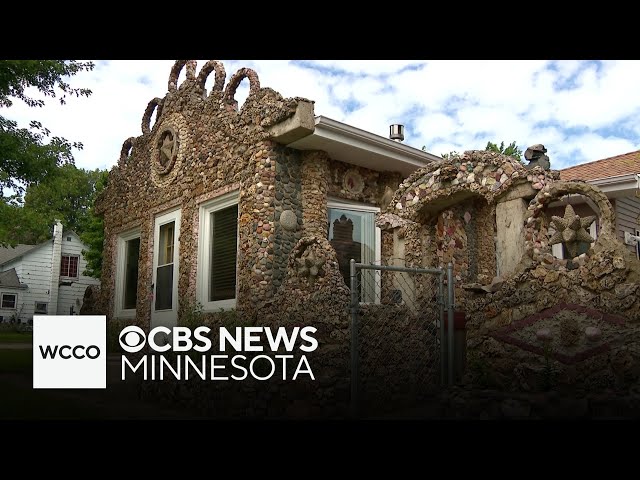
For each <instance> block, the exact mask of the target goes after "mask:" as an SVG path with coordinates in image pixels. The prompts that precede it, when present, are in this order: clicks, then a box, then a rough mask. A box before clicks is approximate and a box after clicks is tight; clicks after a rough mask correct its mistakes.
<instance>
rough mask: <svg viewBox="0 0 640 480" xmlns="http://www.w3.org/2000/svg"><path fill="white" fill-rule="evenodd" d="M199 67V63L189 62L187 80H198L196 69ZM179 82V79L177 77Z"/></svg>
mask: <svg viewBox="0 0 640 480" xmlns="http://www.w3.org/2000/svg"><path fill="white" fill-rule="evenodd" d="M197 66H198V62H196V61H195V60H187V70H186V74H187V80H192V81H193V80H195V79H196V67H197ZM176 80H177V77H176Z"/></svg>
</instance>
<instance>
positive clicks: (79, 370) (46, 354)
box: [33, 315, 107, 388]
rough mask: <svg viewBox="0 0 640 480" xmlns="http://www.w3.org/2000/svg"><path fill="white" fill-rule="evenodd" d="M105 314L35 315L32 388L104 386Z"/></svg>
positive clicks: (105, 359) (105, 376) (105, 384)
mask: <svg viewBox="0 0 640 480" xmlns="http://www.w3.org/2000/svg"><path fill="white" fill-rule="evenodd" d="M105 346H106V317H105V316H98V315H73V316H69V315H51V316H47V315H35V316H34V317H33V388H106V387H107V375H106V373H107V355H106V349H105Z"/></svg>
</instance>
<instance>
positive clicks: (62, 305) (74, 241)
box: [49, 232, 100, 315]
mask: <svg viewBox="0 0 640 480" xmlns="http://www.w3.org/2000/svg"><path fill="white" fill-rule="evenodd" d="M67 238H71V241H69V240H67ZM83 248H84V246H83V244H82V242H81V241H80V238H78V236H77V235H76V234H75V233H70V232H64V234H63V235H62V255H78V256H79V257H80V259H79V260H78V279H77V280H67V279H65V278H62V279H61V283H63V284H62V285H60V288H59V290H58V312H57V314H58V315H69V314H70V312H71V307H73V312H74V314H75V315H78V314H79V313H80V307H81V306H82V298H83V297H84V291H85V290H86V289H87V286H89V285H100V280H98V279H97V278H92V277H87V276H84V275H83V274H82V272H84V270H85V268H87V261H86V260H85V259H84V257H83V256H82V249H83ZM67 283H71V285H66V284H67ZM49 314H50V315H53V313H52V312H49Z"/></svg>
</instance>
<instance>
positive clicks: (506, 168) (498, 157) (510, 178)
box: [387, 150, 548, 222]
mask: <svg viewBox="0 0 640 480" xmlns="http://www.w3.org/2000/svg"><path fill="white" fill-rule="evenodd" d="M533 176H535V179H534V178H533ZM540 177H543V178H540ZM529 178H531V180H529ZM547 180H548V172H546V171H544V170H543V169H542V168H540V167H536V168H534V169H532V170H527V169H526V168H525V167H524V165H522V164H521V163H520V162H518V161H516V160H514V159H512V158H511V157H507V156H504V155H502V154H498V153H494V152H487V151H483V150H470V151H467V152H465V153H464V154H463V155H462V156H454V157H451V158H449V159H447V160H445V161H443V162H440V163H433V164H430V165H427V166H424V167H422V168H420V169H419V170H417V171H416V172H414V173H413V174H411V176H409V178H407V179H406V180H405V181H404V182H402V183H401V184H400V188H398V190H397V191H396V193H395V194H394V196H393V198H392V200H391V202H390V205H389V208H388V210H387V211H388V212H389V213H394V214H396V215H398V216H400V217H401V218H404V219H406V220H410V221H413V222H420V221H421V218H422V217H423V215H424V214H425V213H428V212H431V211H433V212H437V211H439V210H442V209H443V208H447V207H448V206H449V205H452V204H454V203H457V202H459V201H460V200H464V199H466V197H471V196H473V195H479V196H481V197H483V198H484V199H485V200H486V202H487V204H489V205H492V204H494V203H496V200H497V199H498V198H500V197H502V196H504V195H506V194H508V192H509V190H511V189H513V188H515V187H518V186H519V185H524V188H528V189H530V195H531V196H533V195H534V194H535V189H541V188H542V187H543V186H544V185H546V183H547Z"/></svg>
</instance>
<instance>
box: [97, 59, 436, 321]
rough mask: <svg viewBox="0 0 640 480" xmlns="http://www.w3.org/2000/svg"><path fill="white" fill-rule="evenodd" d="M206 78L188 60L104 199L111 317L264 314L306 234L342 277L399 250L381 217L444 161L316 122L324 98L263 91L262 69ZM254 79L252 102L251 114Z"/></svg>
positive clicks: (156, 103)
mask: <svg viewBox="0 0 640 480" xmlns="http://www.w3.org/2000/svg"><path fill="white" fill-rule="evenodd" d="M183 68H186V79H185V80H184V82H182V83H181V84H180V85H178V84H177V79H178V76H179V74H180V72H181V70H182V69H183ZM196 69H197V65H196V62H195V61H177V62H176V63H175V65H174V67H173V69H172V70H171V72H170V75H169V81H168V92H167V94H166V95H165V96H164V97H163V98H154V99H153V100H152V101H151V102H150V103H149V105H148V107H147V109H146V111H145V112H144V115H143V118H142V135H140V136H138V137H131V138H129V139H127V140H126V141H125V142H124V145H123V147H122V153H121V157H120V160H119V162H118V164H117V166H115V167H114V168H113V169H112V171H111V172H110V177H109V185H108V186H107V188H106V189H105V191H104V193H103V194H102V196H101V197H100V198H99V200H98V202H97V210H98V211H99V212H101V213H102V214H103V215H104V225H105V249H104V264H103V277H102V281H103V283H102V290H103V292H104V296H103V300H104V301H106V302H107V305H106V307H105V311H106V312H107V314H108V316H109V318H111V319H123V320H126V321H133V319H136V320H135V321H137V322H138V323H140V324H142V325H145V326H156V325H167V326H170V325H175V324H176V323H177V321H178V316H179V314H180V312H181V308H187V307H188V308H192V307H193V306H194V305H197V304H200V305H201V306H202V308H203V310H204V312H205V313H207V312H218V311H220V310H221V309H225V310H228V309H237V310H239V311H242V312H244V313H245V314H246V315H255V314H259V312H260V309H261V307H263V306H264V305H268V304H270V302H272V300H273V297H274V295H275V294H276V292H277V291H278V290H279V289H280V288H281V286H282V284H283V282H284V280H285V277H286V273H287V268H288V261H289V257H290V255H291V253H292V251H293V250H294V248H295V247H296V245H298V243H299V242H300V241H301V239H302V238H303V237H314V236H317V237H319V238H324V239H327V240H328V241H329V242H330V244H331V245H332V246H333V248H334V249H335V251H336V252H337V257H338V262H339V266H340V271H341V272H342V274H343V278H344V277H345V275H348V260H349V259H350V258H356V259H357V260H360V261H363V262H378V263H380V262H381V261H382V260H383V258H382V257H383V256H385V255H386V256H391V255H392V254H393V252H392V251H388V248H386V249H385V247H384V245H385V242H386V245H387V246H388V244H389V239H385V238H384V236H382V235H381V231H380V229H379V228H377V227H376V225H375V214H376V213H378V212H380V210H381V209H383V208H384V207H385V206H386V205H387V204H388V201H389V199H390V197H391V194H392V192H393V191H394V190H395V189H396V188H397V186H398V185H399V183H400V182H401V180H402V179H403V178H405V177H407V176H408V175H410V174H411V173H412V172H414V171H415V170H416V169H418V168H420V167H422V166H424V165H427V164H429V163H431V162H437V161H439V160H440V158H439V157H436V156H434V155H431V154H429V153H427V152H424V151H421V150H418V149H415V148H412V147H410V146H408V145H405V144H403V143H402V142H401V141H395V140H392V139H390V138H384V137H381V136H378V135H374V134H371V133H369V132H366V131H363V130H360V129H358V128H355V127H352V126H350V125H345V124H343V123H341V122H338V121H335V120H332V119H329V118H326V117H322V116H315V115H314V108H313V102H312V101H309V100H306V99H303V98H298V97H295V98H283V97H282V96H281V95H280V94H279V93H277V92H275V91H274V90H272V89H270V88H263V87H261V86H260V83H259V79H258V76H257V74H256V73H255V72H254V71H252V70H250V69H247V68H243V69H241V70H239V71H238V72H236V73H235V74H234V75H233V76H232V77H231V78H230V79H229V81H228V82H227V83H226V85H225V79H226V73H225V69H224V66H223V65H222V64H221V63H220V62H217V61H209V62H207V63H206V64H205V65H203V66H202V68H201V69H200V70H199V72H197V71H196ZM209 74H212V75H215V81H214V82H213V86H212V88H211V89H210V91H206V89H205V82H206V80H207V77H208V76H209ZM243 79H247V80H248V82H249V95H248V97H247V99H246V101H245V103H244V104H243V105H242V107H241V108H240V109H239V108H238V104H237V102H236V100H235V98H234V95H235V91H236V89H237V87H238V85H239V83H240V82H241V81H242V80H243ZM154 113H155V121H154V123H153V124H151V118H152V116H153V114H154ZM306 262H307V263H309V264H310V267H309V269H307V270H306V272H307V274H308V275H309V277H310V278H311V279H313V278H314V276H315V275H317V268H314V266H313V265H311V263H313V262H312V260H311V259H307V260H306Z"/></svg>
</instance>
